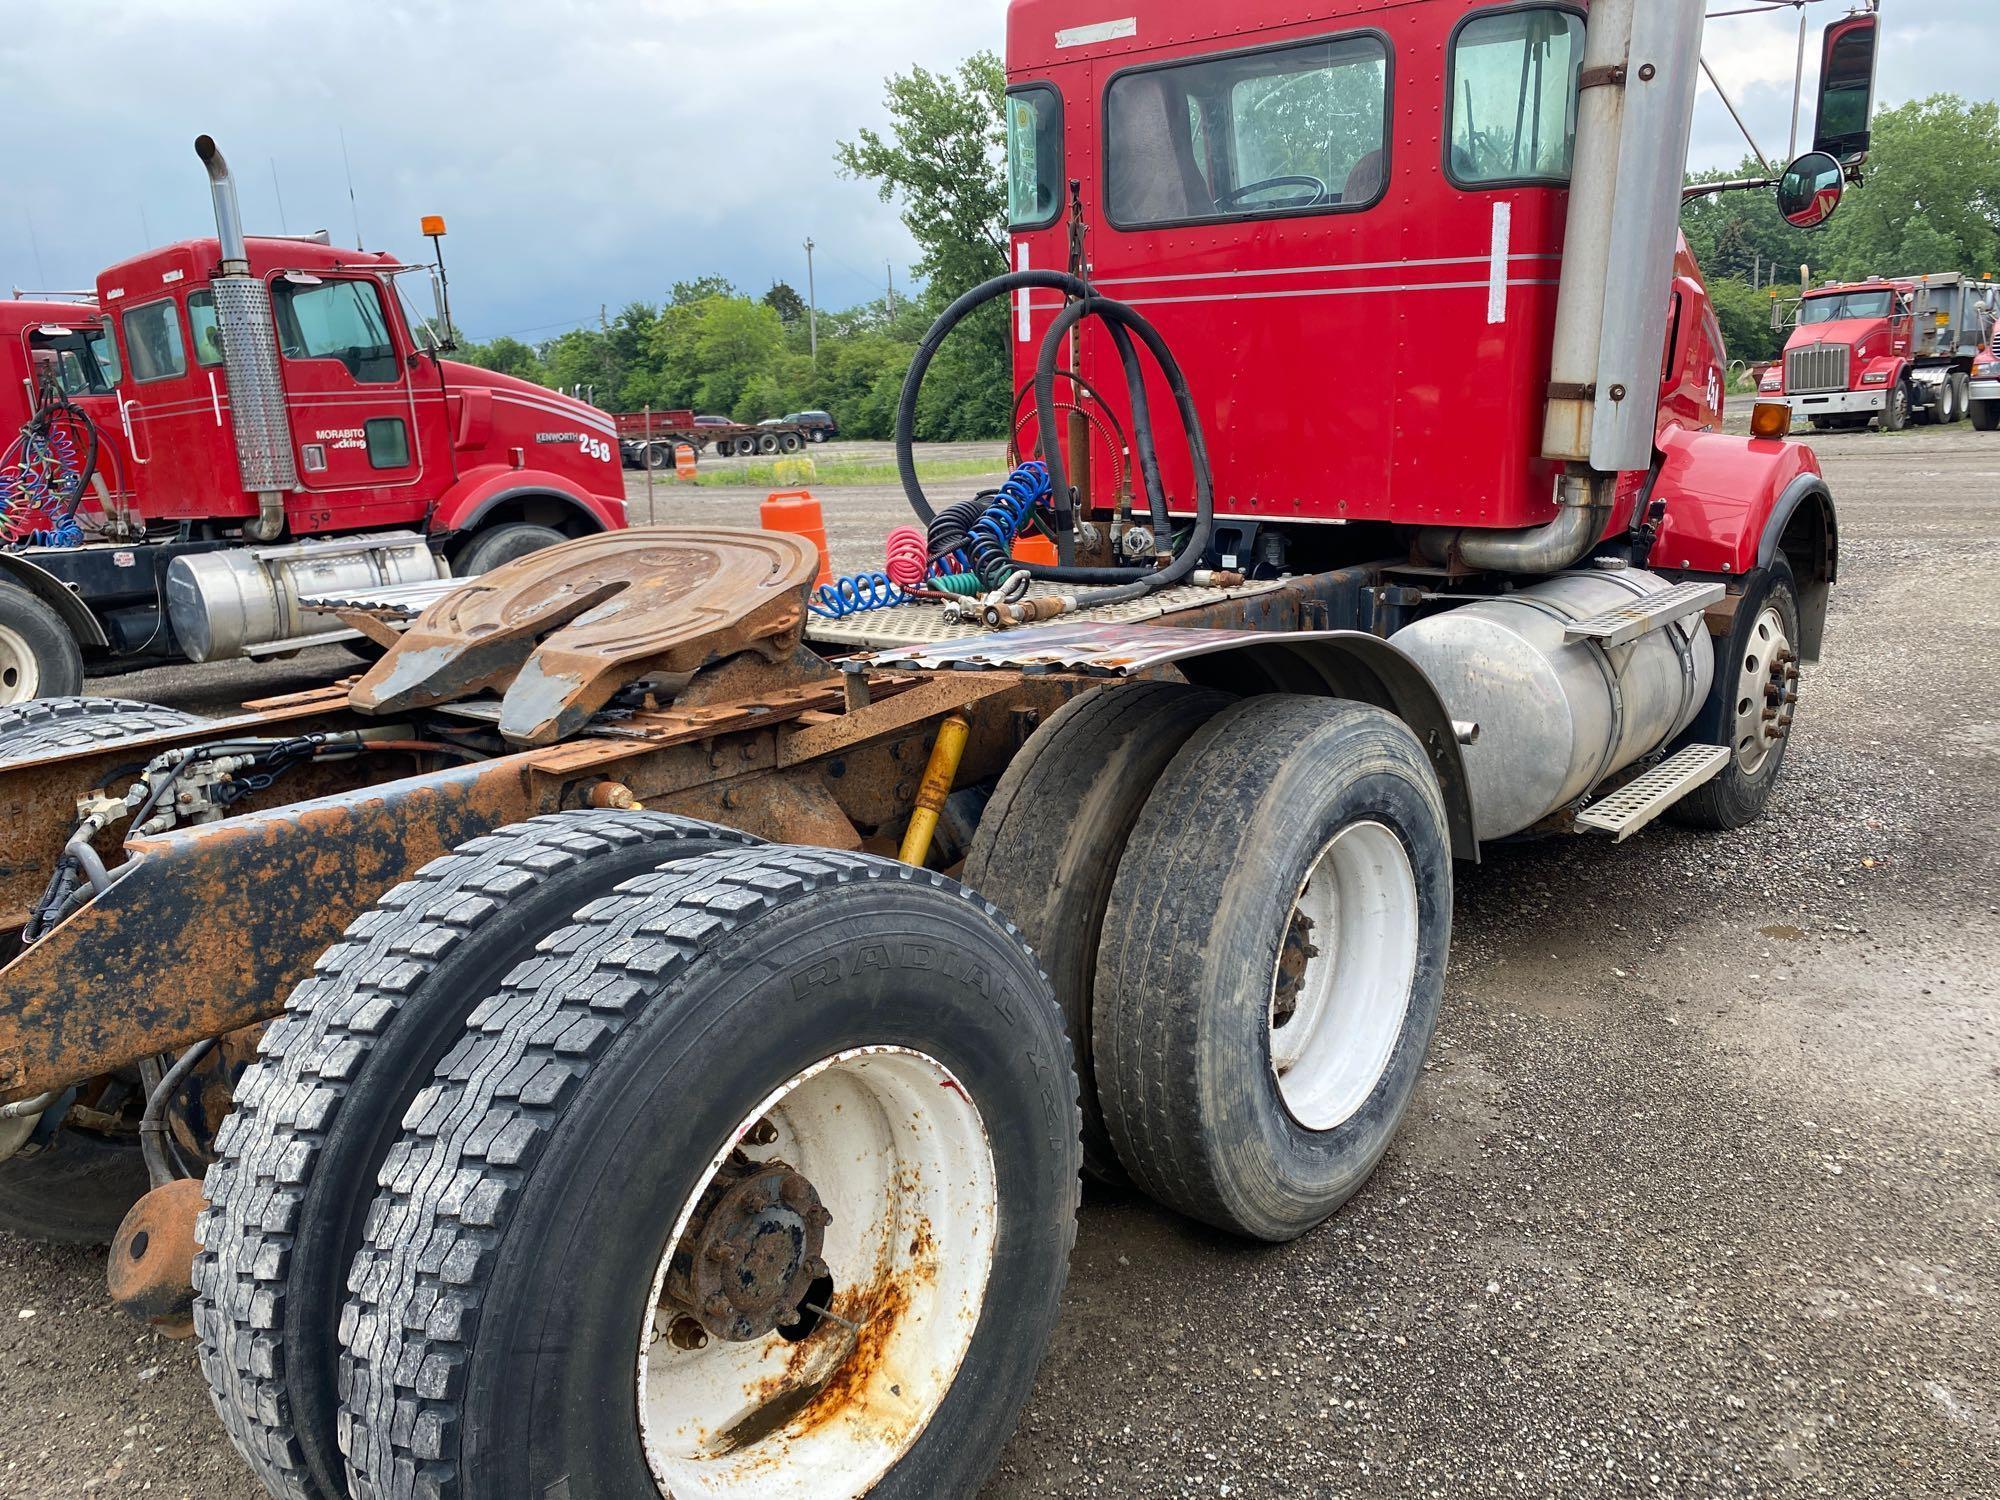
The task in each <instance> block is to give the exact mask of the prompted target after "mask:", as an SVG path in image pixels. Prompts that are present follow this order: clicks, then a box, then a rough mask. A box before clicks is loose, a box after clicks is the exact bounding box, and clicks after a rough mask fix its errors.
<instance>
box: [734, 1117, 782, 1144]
mask: <svg viewBox="0 0 2000 1500" xmlns="http://www.w3.org/2000/svg"><path fill="white" fill-rule="evenodd" d="M777 1139H778V1127H777V1126H775V1125H773V1124H772V1123H771V1122H770V1121H769V1120H759V1121H758V1122H757V1123H756V1124H755V1125H752V1126H751V1127H750V1128H749V1129H748V1130H746V1131H744V1132H743V1144H744V1145H746V1146H768V1145H771V1144H772V1143H773V1142H775V1141H776V1140H777Z"/></svg>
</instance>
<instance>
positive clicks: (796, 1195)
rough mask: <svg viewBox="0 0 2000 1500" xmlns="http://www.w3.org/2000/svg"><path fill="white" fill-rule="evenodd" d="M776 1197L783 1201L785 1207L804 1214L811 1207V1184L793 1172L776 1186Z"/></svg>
mask: <svg viewBox="0 0 2000 1500" xmlns="http://www.w3.org/2000/svg"><path fill="white" fill-rule="evenodd" d="M778 1196H779V1197H780V1198H783V1199H784V1200H785V1207H787V1208H790V1209H795V1210H797V1211H798V1212H799V1213H804V1212H805V1211H806V1210H807V1209H808V1208H810V1207H812V1201H813V1190H812V1184H811V1183H810V1182H807V1181H806V1180H805V1178H803V1177H801V1176H799V1174H798V1173H796V1172H793V1173H791V1174H789V1175H788V1176H787V1177H786V1178H785V1180H784V1181H783V1182H782V1183H780V1184H779V1185H778Z"/></svg>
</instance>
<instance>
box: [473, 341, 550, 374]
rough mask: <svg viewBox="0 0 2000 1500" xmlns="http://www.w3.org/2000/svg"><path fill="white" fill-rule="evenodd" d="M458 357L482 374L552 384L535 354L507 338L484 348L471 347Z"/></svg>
mask: <svg viewBox="0 0 2000 1500" xmlns="http://www.w3.org/2000/svg"><path fill="white" fill-rule="evenodd" d="M458 357H459V358H460V359H462V360H464V361H465V362H466V363H467V364H470V365H477V366H479V368H480V369H482V370H494V371H497V372H498V373H500V374H502V375H514V376H518V377H519V378H520V379H522V380H532V381H535V382H537V383H539V384H546V383H547V381H548V371H547V370H546V369H544V368H543V366H542V361H541V359H540V357H539V356H537V355H536V353H535V351H534V350H533V349H532V348H530V347H529V346H528V345H526V344H524V343H522V342H521V341H520V340H519V339H517V338H510V337H508V336H507V335H505V334H502V335H501V336H500V337H499V338H497V339H492V340H489V341H488V342H486V343H484V344H467V345H465V346H463V347H462V348H461V349H460V350H459V351H458Z"/></svg>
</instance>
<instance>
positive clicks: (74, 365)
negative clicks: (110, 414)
mask: <svg viewBox="0 0 2000 1500" xmlns="http://www.w3.org/2000/svg"><path fill="white" fill-rule="evenodd" d="M28 342H29V344H30V345H31V346H32V347H34V348H36V349H43V350H48V351H49V352H51V353H52V354H54V356H55V373H56V384H57V385H58V386H60V387H61V388H62V393H63V394H64V395H65V396H108V395H110V394H111V384H112V381H113V379H114V378H115V377H114V376H112V375H111V374H110V373H109V372H108V371H106V370H105V369H104V367H103V365H102V364H100V363H99V362H98V358H97V349H96V340H95V339H94V338H93V336H92V334H91V331H90V330H88V329H83V328H62V329H58V328H54V327H50V326H45V327H43V328H41V329H38V330H37V331H36V332H35V333H33V334H31V335H30V336H29V340H28Z"/></svg>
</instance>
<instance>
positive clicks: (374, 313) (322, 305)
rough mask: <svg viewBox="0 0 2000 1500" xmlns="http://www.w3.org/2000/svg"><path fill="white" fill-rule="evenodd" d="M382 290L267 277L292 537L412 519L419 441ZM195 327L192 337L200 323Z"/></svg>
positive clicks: (358, 279) (341, 280)
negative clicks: (280, 376) (284, 415)
mask: <svg viewBox="0 0 2000 1500" xmlns="http://www.w3.org/2000/svg"><path fill="white" fill-rule="evenodd" d="M384 291H385V289H384V287H383V285H382V283H381V282H380V281H378V280H376V279H375V278H374V277H369V276H336V275H320V274H315V273H308V272H304V271H286V272H280V273H279V274H278V275H276V276H274V277H273V278H272V279H271V312H272V318H273V321H274V322H275V324H276V327H277V331H278V353H279V355H280V356H281V365H282V368H283V371H284V381H285V405H286V408H287V410H288V412H289V414H290V420H291V432H292V443H293V448H294V451H295V455H296V459H297V464H298V474H299V485H300V488H301V491H302V493H301V494H299V495H297V496H294V497H293V498H292V501H291V504H290V506H289V509H290V510H291V523H292V529H293V530H295V531H300V532H313V531H326V530H351V529H354V528H356V527H364V526H373V525H397V524H407V523H408V522H410V521H412V520H414V519H416V512H415V511H413V510H412V506H413V504H415V501H414V498H413V496H414V492H415V490H416V487H417V486H418V485H419V484H420V483H421V481H422V479H423V474H424V462H423V459H424V454H423V446H424V445H423V442H422V437H421V434H420V431H419V423H418V420H417V406H416V392H415V388H414V386H413V384H412V378H411V370H410V365H411V360H410V355H411V354H412V353H413V351H411V350H408V349H405V348H403V347H402V345H401V343H400V341H399V337H398V328H399V320H397V319H396V318H395V317H394V316H393V314H392V306H391V302H390V300H389V298H387V297H386V296H385V295H384ZM195 321H196V323H197V339H199V338H200V337H201V336H202V335H201V333H200V329H199V324H200V321H201V320H200V319H199V318H197V319H196V320H195ZM209 321H210V322H211V324H212V321H213V315H212V313H211V314H210V315H209ZM418 508H419V509H420V508H421V507H418Z"/></svg>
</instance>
